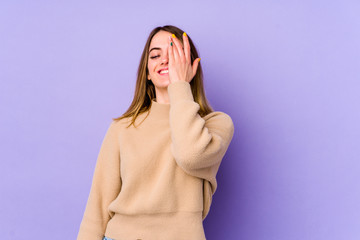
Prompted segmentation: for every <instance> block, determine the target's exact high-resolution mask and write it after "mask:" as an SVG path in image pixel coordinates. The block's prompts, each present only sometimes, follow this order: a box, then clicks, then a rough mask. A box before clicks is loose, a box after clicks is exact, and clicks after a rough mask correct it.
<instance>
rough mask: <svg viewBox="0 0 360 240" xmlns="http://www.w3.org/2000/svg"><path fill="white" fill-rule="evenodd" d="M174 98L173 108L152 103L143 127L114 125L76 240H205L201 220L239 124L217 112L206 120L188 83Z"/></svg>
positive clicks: (173, 90) (176, 88)
mask: <svg viewBox="0 0 360 240" xmlns="http://www.w3.org/2000/svg"><path fill="white" fill-rule="evenodd" d="M168 94H169V101H170V103H169V104H162V103H158V102H156V101H154V99H153V100H152V105H151V109H150V113H149V115H148V116H147V117H146V115H147V112H146V113H142V114H140V115H139V117H138V118H137V119H136V126H137V128H134V126H133V125H132V126H131V127H129V128H126V126H127V125H128V123H129V122H128V121H129V120H128V119H127V120H126V119H121V120H120V121H112V122H111V124H110V126H109V128H108V130H107V132H106V135H105V137H104V139H103V142H102V145H101V148H100V152H99V155H98V158H97V163H96V166H95V170H94V175H93V180H92V185H91V190H90V194H89V197H88V200H87V205H86V208H85V212H84V216H83V219H82V222H81V224H80V229H79V233H78V237H77V240H101V239H102V238H103V236H104V235H105V236H106V237H109V238H113V239H116V240H138V239H141V240H205V239H206V238H205V233H204V229H203V224H202V222H203V220H204V219H205V217H206V216H207V214H208V212H209V209H210V205H211V200H212V196H213V194H214V193H215V190H216V188H217V182H216V178H215V177H216V174H217V172H218V169H219V166H220V163H221V161H222V158H223V156H224V154H225V152H226V151H227V149H228V146H229V144H230V142H231V139H232V137H233V134H234V125H233V121H232V119H231V118H230V116H229V115H227V114H226V113H224V112H218V111H215V112H212V113H210V114H208V115H206V116H204V117H203V118H202V117H200V115H199V114H198V111H199V109H200V106H199V104H198V103H197V102H195V101H194V98H193V95H192V92H191V87H190V84H189V83H188V82H185V81H182V82H173V83H170V84H169V86H168ZM142 120H144V121H143V122H142V123H141V124H140V125H139V126H138V124H139V123H140V122H141V121H142Z"/></svg>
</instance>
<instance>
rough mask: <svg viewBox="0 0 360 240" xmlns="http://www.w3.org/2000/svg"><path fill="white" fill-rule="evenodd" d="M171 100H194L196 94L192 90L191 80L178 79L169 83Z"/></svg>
mask: <svg viewBox="0 0 360 240" xmlns="http://www.w3.org/2000/svg"><path fill="white" fill-rule="evenodd" d="M168 94H169V101H170V104H171V103H175V102H178V101H180V100H191V101H194V96H193V94H192V92H191V86H190V83H189V82H186V81H177V82H172V83H170V84H169V85H168Z"/></svg>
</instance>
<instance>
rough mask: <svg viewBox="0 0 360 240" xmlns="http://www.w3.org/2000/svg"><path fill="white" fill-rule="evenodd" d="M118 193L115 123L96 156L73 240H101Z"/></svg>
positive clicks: (119, 180) (118, 172)
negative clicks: (86, 197) (79, 221)
mask: <svg viewBox="0 0 360 240" xmlns="http://www.w3.org/2000/svg"><path fill="white" fill-rule="evenodd" d="M120 189H121V179H120V151H119V141H118V134H117V129H116V125H115V122H114V121H112V122H111V124H110V126H109V127H108V130H107V132H106V134H105V137H104V139H103V141H102V145H101V148H100V152H99V154H98V158H97V162H96V166H95V170H94V174H93V180H92V185H91V190H90V194H89V197H88V200H87V205H86V208H85V212H84V216H83V219H82V222H81V224H80V229H79V233H78V237H77V240H101V239H102V238H103V236H104V233H105V229H106V225H107V223H108V221H109V220H110V218H111V216H110V213H109V212H108V206H109V204H110V203H111V202H112V201H113V200H114V199H115V198H116V197H117V195H118V194H119V192H120Z"/></svg>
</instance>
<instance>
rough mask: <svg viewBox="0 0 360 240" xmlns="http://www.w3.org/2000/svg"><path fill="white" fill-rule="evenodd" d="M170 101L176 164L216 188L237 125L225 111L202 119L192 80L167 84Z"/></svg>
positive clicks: (172, 145) (173, 151)
mask: <svg viewBox="0 0 360 240" xmlns="http://www.w3.org/2000/svg"><path fill="white" fill-rule="evenodd" d="M168 94H169V99H170V100H169V101H170V113H169V114H170V116H169V119H170V129H171V140H172V143H171V152H172V154H173V156H174V158H175V161H176V162H177V164H178V165H179V166H180V167H181V168H182V169H183V170H184V171H185V172H186V173H187V174H190V175H192V176H195V177H199V178H203V179H205V180H207V181H209V182H210V183H211V189H212V194H214V193H215V190H216V188H217V181H216V174H217V171H218V169H219V166H220V163H221V160H222V158H223V156H224V155H225V153H226V151H227V149H228V146H229V145H230V142H231V140H232V137H233V134H234V124H233V121H232V119H231V117H230V116H229V115H227V114H226V113H224V112H218V111H216V112H211V113H209V114H208V115H206V116H204V117H203V118H202V117H201V116H200V115H199V114H198V111H199V109H200V105H199V104H198V103H197V102H195V101H194V97H193V94H192V91H191V86H190V83H188V82H186V81H180V82H172V83H170V84H169V85H168Z"/></svg>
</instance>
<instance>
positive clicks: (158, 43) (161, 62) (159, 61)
mask: <svg viewBox="0 0 360 240" xmlns="http://www.w3.org/2000/svg"><path fill="white" fill-rule="evenodd" d="M171 34H172V33H169V32H166V31H163V30H161V31H159V32H158V33H156V34H155V35H154V36H153V38H152V39H151V42H150V48H149V59H148V65H147V67H148V71H149V74H148V76H147V79H148V80H151V81H152V82H153V84H154V85H155V86H156V87H157V88H166V87H167V86H168V85H169V84H170V80H169V74H168V72H167V71H165V72H161V70H162V69H164V70H166V69H168V64H169V56H168V47H169V36H171Z"/></svg>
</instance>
